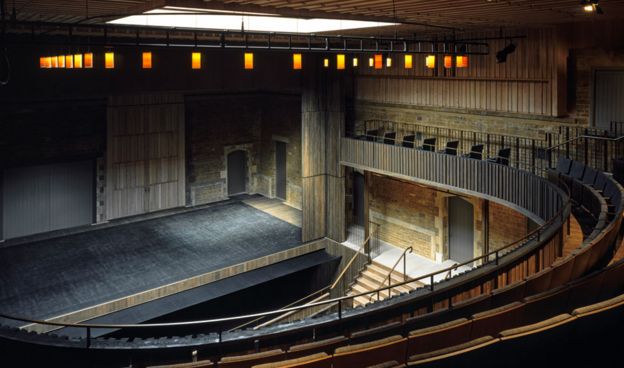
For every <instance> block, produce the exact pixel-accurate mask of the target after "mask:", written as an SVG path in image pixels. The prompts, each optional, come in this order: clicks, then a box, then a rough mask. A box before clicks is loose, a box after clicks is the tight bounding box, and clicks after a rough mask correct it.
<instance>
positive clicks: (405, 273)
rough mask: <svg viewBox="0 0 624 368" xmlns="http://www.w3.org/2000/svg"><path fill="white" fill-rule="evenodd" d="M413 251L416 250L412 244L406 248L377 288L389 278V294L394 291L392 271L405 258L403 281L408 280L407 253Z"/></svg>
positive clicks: (371, 298)
mask: <svg viewBox="0 0 624 368" xmlns="http://www.w3.org/2000/svg"><path fill="white" fill-rule="evenodd" d="M412 252H414V248H412V247H411V246H409V247H407V248H405V249H404V250H403V253H401V256H400V257H399V259H397V260H396V262H395V263H394V266H392V269H391V270H390V272H388V275H387V276H386V277H385V278H384V279H383V280H382V281H381V282H380V283H379V284H378V285H377V287H376V288H375V289H381V287H382V286H383V285H384V284H385V283H386V280H388V288H389V289H388V296H390V294H391V293H392V273H393V272H394V271H395V269H396V267H397V266H398V265H399V262H401V259H402V260H403V281H407V253H412ZM374 295H375V294H371V296H370V297H369V298H368V300H370V301H372V300H373V296H374ZM377 300H379V293H377Z"/></svg>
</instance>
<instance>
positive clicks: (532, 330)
mask: <svg viewBox="0 0 624 368" xmlns="http://www.w3.org/2000/svg"><path fill="white" fill-rule="evenodd" d="M574 319H575V317H572V316H571V315H570V314H567V313H564V314H559V315H556V316H554V317H551V318H548V319H545V320H542V321H539V322H536V323H532V324H528V325H524V326H520V327H516V328H512V329H509V330H505V331H501V332H500V333H499V336H500V338H501V341H507V340H513V339H517V338H521V337H523V336H527V335H532V334H537V333H538V332H543V331H546V330H549V329H552V328H556V327H558V326H561V325H563V324H566V323H569V322H572V321H573V320H574Z"/></svg>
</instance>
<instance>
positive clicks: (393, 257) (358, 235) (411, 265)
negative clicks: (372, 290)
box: [342, 227, 471, 285]
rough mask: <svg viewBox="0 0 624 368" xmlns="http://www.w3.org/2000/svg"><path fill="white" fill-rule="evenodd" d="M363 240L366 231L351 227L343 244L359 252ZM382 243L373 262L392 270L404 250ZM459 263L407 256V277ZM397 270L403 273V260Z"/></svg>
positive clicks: (453, 273)
mask: <svg viewBox="0 0 624 368" xmlns="http://www.w3.org/2000/svg"><path fill="white" fill-rule="evenodd" d="M363 238H364V229H363V228H362V227H351V228H349V235H348V237H347V240H346V241H345V242H343V243H342V244H343V245H344V246H346V247H349V248H351V249H353V250H358V249H359V248H360V247H361V246H362V244H361V243H362V242H363ZM380 242H381V254H380V255H379V256H377V257H375V258H373V261H375V262H377V263H380V264H382V265H384V266H386V267H388V268H392V266H394V264H395V263H396V261H397V260H398V259H399V257H401V254H402V253H403V248H399V247H396V246H394V245H391V244H388V243H386V242H383V241H380ZM457 263H458V262H455V261H453V260H451V259H448V260H446V261H443V262H442V263H437V262H435V261H432V260H430V259H428V258H425V257H422V256H419V255H417V254H414V253H408V254H406V271H407V275H408V276H409V277H411V278H417V277H420V276H424V275H427V274H430V273H433V272H436V271H441V270H444V269H446V268H449V267H452V266H453V265H455V264H457ZM470 269H471V267H468V266H461V267H459V268H458V269H456V270H452V271H451V275H450V277H452V276H455V275H457V274H458V273H461V272H464V271H468V270H470ZM396 270H397V271H398V272H400V273H403V261H402V260H401V263H400V264H399V265H398V266H397V268H396ZM447 276H449V275H448V273H447V272H445V273H444V274H440V275H437V276H435V277H434V281H435V282H438V281H441V280H444V279H445V278H446V277H447ZM418 281H419V282H422V283H423V284H425V285H429V284H430V283H431V279H430V278H426V279H422V280H418Z"/></svg>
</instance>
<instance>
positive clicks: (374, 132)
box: [366, 129, 379, 142]
mask: <svg viewBox="0 0 624 368" xmlns="http://www.w3.org/2000/svg"><path fill="white" fill-rule="evenodd" d="M378 138H379V129H371V130H367V131H366V140H367V141H370V142H377V139H378Z"/></svg>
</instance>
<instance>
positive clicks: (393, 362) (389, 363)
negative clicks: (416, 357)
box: [366, 360, 405, 368]
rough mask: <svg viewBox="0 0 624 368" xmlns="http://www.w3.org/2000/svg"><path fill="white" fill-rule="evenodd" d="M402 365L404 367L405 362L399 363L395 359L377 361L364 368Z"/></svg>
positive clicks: (387, 367)
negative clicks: (377, 362)
mask: <svg viewBox="0 0 624 368" xmlns="http://www.w3.org/2000/svg"><path fill="white" fill-rule="evenodd" d="M402 367H405V364H401V363H399V362H397V361H396V360H391V361H388V362H383V363H379V364H375V365H369V366H368V367H366V368H402Z"/></svg>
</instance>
